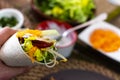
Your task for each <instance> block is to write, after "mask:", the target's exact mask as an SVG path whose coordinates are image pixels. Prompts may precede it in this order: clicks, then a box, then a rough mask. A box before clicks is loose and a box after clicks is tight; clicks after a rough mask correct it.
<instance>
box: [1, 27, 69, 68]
mask: <svg viewBox="0 0 120 80" xmlns="http://www.w3.org/2000/svg"><path fill="white" fill-rule="evenodd" d="M58 35H59V33H58V32H57V31H56V30H30V29H25V30H20V31H18V32H16V33H15V34H14V35H13V36H12V37H10V38H9V39H8V40H7V41H6V42H5V44H4V45H3V46H2V47H1V50H0V59H1V60H2V61H3V62H4V63H5V64H7V65H9V66H32V65H38V64H41V65H46V66H47V67H53V66H55V65H56V63H57V57H60V58H62V61H67V59H66V58H65V57H64V56H62V55H61V54H59V53H58V52H57V48H56V46H55V45H56V40H54V39H53V38H52V37H53V36H58Z"/></svg>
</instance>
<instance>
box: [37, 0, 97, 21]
mask: <svg viewBox="0 0 120 80" xmlns="http://www.w3.org/2000/svg"><path fill="white" fill-rule="evenodd" d="M35 3H36V4H37V6H38V8H39V9H40V10H41V11H42V12H44V13H45V14H46V15H49V16H52V17H54V18H56V19H60V20H63V21H70V20H72V21H76V22H85V21H86V20H88V19H89V18H92V17H94V12H93V10H94V9H95V3H94V1H93V0H45V1H41V0H35Z"/></svg>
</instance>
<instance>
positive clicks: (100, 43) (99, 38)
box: [90, 29, 120, 52]
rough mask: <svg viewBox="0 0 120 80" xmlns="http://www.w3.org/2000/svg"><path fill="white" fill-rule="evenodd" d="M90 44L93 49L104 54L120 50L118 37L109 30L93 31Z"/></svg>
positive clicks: (119, 38)
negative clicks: (99, 50)
mask: <svg viewBox="0 0 120 80" xmlns="http://www.w3.org/2000/svg"><path fill="white" fill-rule="evenodd" d="M90 42H91V44H92V45H93V47H94V48H96V49H101V50H103V51H105V52H113V51H116V50H118V49H119V48H120V36H119V35H118V34H116V33H115V32H113V31H111V30H106V29H96V30H94V31H93V33H92V34H91V36H90Z"/></svg>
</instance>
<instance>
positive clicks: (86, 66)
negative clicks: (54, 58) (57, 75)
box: [13, 53, 120, 80]
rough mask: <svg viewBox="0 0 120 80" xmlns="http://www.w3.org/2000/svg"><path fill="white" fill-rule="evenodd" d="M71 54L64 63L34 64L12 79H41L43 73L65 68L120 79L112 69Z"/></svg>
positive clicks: (115, 79)
mask: <svg viewBox="0 0 120 80" xmlns="http://www.w3.org/2000/svg"><path fill="white" fill-rule="evenodd" d="M73 55H74V56H72V57H71V58H69V59H68V62H66V63H59V64H58V65H56V66H55V67H53V68H47V67H45V66H35V67H33V68H32V69H31V70H30V71H29V72H27V73H25V74H22V75H20V76H17V77H16V78H14V79H13V80H41V78H42V77H44V76H45V75H48V74H50V73H54V72H57V71H60V70H66V69H81V70H88V71H93V72H96V73H99V74H102V75H104V76H107V77H109V78H111V79H113V80H120V76H119V75H118V74H116V73H115V72H113V71H112V70H109V69H108V68H106V67H105V66H102V65H100V64H95V63H91V62H88V61H85V60H81V59H79V58H76V57H75V56H77V57H79V55H77V54H75V53H73Z"/></svg>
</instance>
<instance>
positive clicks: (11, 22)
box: [0, 16, 18, 27]
mask: <svg viewBox="0 0 120 80" xmlns="http://www.w3.org/2000/svg"><path fill="white" fill-rule="evenodd" d="M17 23H18V21H17V19H16V18H15V17H13V16H12V17H2V18H0V26H1V27H5V26H9V27H13V26H15V25H16V24H17Z"/></svg>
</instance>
